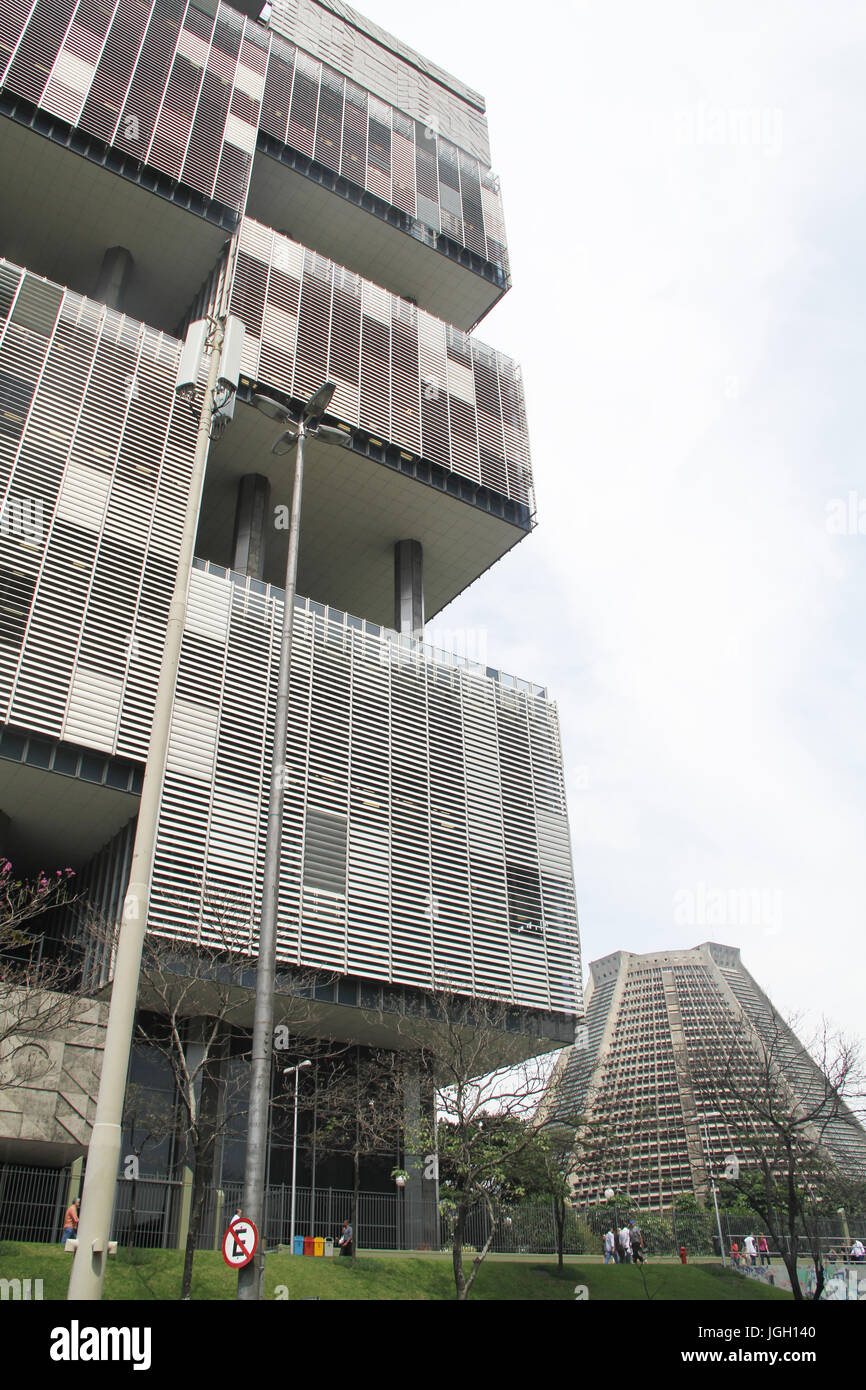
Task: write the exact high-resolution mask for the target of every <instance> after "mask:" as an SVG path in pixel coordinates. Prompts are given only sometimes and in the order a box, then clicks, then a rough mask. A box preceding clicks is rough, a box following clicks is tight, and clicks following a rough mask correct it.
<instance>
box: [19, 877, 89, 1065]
mask: <svg viewBox="0 0 866 1390" xmlns="http://www.w3.org/2000/svg"><path fill="white" fill-rule="evenodd" d="M72 878H73V873H72V870H71V869H57V870H55V871H54V872H53V873H44V872H43V873H39V874H37V875H36V877H35V878H33V879H24V878H16V877H15V875H14V871H13V868H12V864H11V862H10V861H9V860H8V859H2V858H0V1087H3V1089H10V1088H12V1087H16V1086H30V1085H32V1084H33V1083H34V1082H35V1081H38V1080H39V1079H40V1078H41V1077H43V1076H45V1075H46V1073H47V1072H48V1071H50V1069H51V1066H52V1061H51V1054H50V1049H49V1046H48V1045H49V1043H51V1042H53V1041H55V1040H56V1039H58V1038H62V1036H63V1035H64V1033H65V1030H66V1028H67V1027H68V1025H69V1024H70V1022H72V1021H74V1018H75V1016H76V1011H77V1008H78V1000H79V994H80V990H79V973H78V967H77V962H76V960H75V958H74V955H72V956H71V955H70V954H65V955H64V956H63V957H61V958H54V957H52V956H51V955H49V954H46V952H45V944H46V943H45V936H44V934H43V933H41V932H39V931H38V930H36V929H34V928H35V925H36V923H37V922H38V921H39V920H40V919H41V918H43V917H44V916H45V914H46V913H47V912H49V911H50V910H51V909H52V908H58V907H61V906H63V905H64V904H69V903H71V902H73V901H74V895H73V893H72V886H71V880H72Z"/></svg>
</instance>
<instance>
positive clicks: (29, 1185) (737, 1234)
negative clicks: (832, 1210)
mask: <svg viewBox="0 0 866 1390" xmlns="http://www.w3.org/2000/svg"><path fill="white" fill-rule="evenodd" d="M80 1182H81V1179H80V1177H79V1175H78V1174H76V1175H75V1178H73V1176H72V1172H71V1170H70V1169H69V1168H68V1167H67V1168H29V1167H24V1166H21V1165H17V1164H8V1163H0V1240H10V1241H13V1240H14V1241H42V1242H51V1241H57V1240H59V1239H60V1234H61V1231H62V1228H63V1216H64V1212H65V1210H66V1207H67V1204H68V1203H69V1201H70V1200H71V1199H72V1198H73V1197H75V1196H77V1195H78V1194H79V1189H80ZM191 1196H192V1194H191V1190H190V1188H189V1185H188V1184H187V1185H184V1183H183V1182H181V1181H178V1180H166V1179H160V1178H147V1177H139V1178H137V1179H136V1180H134V1181H133V1180H127V1179H124V1178H118V1181H117V1194H116V1198H115V1204H114V1218H113V1223H112V1224H113V1236H114V1238H115V1239H116V1240H118V1241H119V1242H120V1243H121V1244H122V1245H132V1244H134V1245H136V1246H141V1247H147V1248H151V1249H171V1248H175V1247H176V1246H177V1245H178V1243H179V1241H181V1240H182V1237H183V1234H184V1231H185V1229H186V1227H185V1218H186V1217H187V1216H188V1212H189V1203H190V1200H191ZM242 1199H243V1187H242V1184H240V1183H226V1184H224V1185H223V1186H222V1187H221V1188H218V1187H208V1189H207V1191H206V1195H205V1205H204V1213H203V1217H202V1224H201V1230H200V1233H199V1239H198V1248H199V1249H201V1250H215V1249H218V1248H219V1246H220V1244H221V1241H222V1237H223V1234H224V1232H225V1230H226V1227H227V1226H228V1224H229V1221H230V1219H231V1217H232V1216H233V1214H234V1213H235V1212H236V1211H237V1210H238V1208H239V1207H240V1206H241V1205H242ZM405 1199H406V1194H405V1193H401V1192H398V1191H396V1190H395V1191H393V1192H364V1191H362V1192H360V1193H359V1194H358V1213H357V1220H356V1222H355V1235H356V1240H357V1245H358V1248H359V1249H361V1250H408V1249H412V1248H415V1247H413V1245H412V1243H411V1240H410V1239H409V1238H408V1236H409V1231H410V1229H411V1227H410V1223H409V1222H407V1220H406V1206H405ZM351 1213H352V1191H351V1189H350V1188H341V1187H340V1188H338V1187H322V1188H316V1189H310V1188H308V1187H298V1188H297V1190H296V1193H295V1219H294V1233H295V1235H296V1236H299V1235H300V1236H305V1235H317V1236H325V1237H336V1236H338V1235H339V1232H340V1228H341V1226H342V1223H343V1222H344V1221H345V1220H348V1219H350V1217H351ZM632 1219H634V1220H636V1221H637V1222H638V1224H639V1226H640V1228H641V1232H642V1235H643V1240H644V1248H645V1251H646V1253H647V1255H648V1256H650V1257H652V1256H675V1255H677V1254H678V1253H679V1251H680V1248H681V1247H682V1246H685V1247H686V1251H687V1255H688V1256H689V1257H693V1256H706V1255H713V1254H715V1255H718V1254H719V1253H720V1252H719V1241H718V1233H717V1228H716V1223H715V1219H714V1216H713V1213H712V1212H711V1211H702V1212H682V1213H679V1214H678V1213H677V1211H676V1209H672V1210H669V1211H662V1212H657V1211H652V1212H642V1211H638V1210H633V1211H632V1210H628V1211H626V1210H618V1209H617V1210H615V1209H614V1208H613V1207H610V1208H607V1207H586V1208H580V1209H578V1208H574V1207H569V1208H568V1209H567V1211H566V1216H565V1229H564V1239H563V1250H564V1252H565V1254H567V1255H590V1256H593V1255H600V1254H601V1253H602V1251H603V1245H604V1234H605V1232H606V1231H607V1230H608V1229H609V1228H611V1229H614V1230H617V1229H619V1228H620V1226H621V1225H622V1224H624V1223H625V1222H627V1221H628V1220H632ZM721 1222H722V1239H723V1242H724V1252H725V1255H726V1256H729V1255H730V1251H731V1246H732V1243H733V1242H734V1241H736V1243H737V1245H738V1247H739V1250H740V1251H742V1249H743V1242H744V1239H745V1237H746V1236H747V1235H749V1234H752V1235H756V1236H760V1235H762V1234H767V1233H766V1231H764V1229H763V1228H762V1227H761V1225H760V1223H759V1222H751V1223H750V1218H749V1215H748V1213H747V1212H743V1211H723V1212H722V1213H721ZM263 1226H264V1229H263V1236H264V1242H265V1247H266V1248H268V1249H274V1248H276V1247H277V1246H279V1245H284V1246H287V1245H289V1243H290V1239H291V1234H292V1190H291V1187H290V1186H285V1185H279V1186H271V1187H269V1188H268V1189H267V1191H266V1193H265V1211H264V1222H263ZM489 1232H490V1225H489V1219H488V1217H487V1214H486V1212H485V1211H484V1210H483V1209H482V1208H476V1209H475V1210H473V1211H472V1212H471V1213H470V1216H469V1220H468V1222H467V1226H466V1236H465V1243H466V1247H467V1248H468V1249H469V1250H473V1249H475V1250H479V1249H481V1247H482V1246H483V1245H484V1244H485V1242H486V1240H487V1237H488V1235H489ZM864 1233H866V1214H860V1215H856V1214H850V1215H849V1216H848V1218H847V1225H846V1223H845V1222H844V1221H843V1220H842V1218H841V1217H828V1218H825V1219H824V1220H823V1221H822V1223H821V1229H820V1236H819V1238H820V1242H821V1248H822V1251H823V1253H824V1254H825V1256H826V1257H827V1258H828V1259H829V1258H830V1256H831V1252H832V1254H833V1255H835V1257H836V1259H837V1260H839V1261H844V1260H845V1258H846V1255H847V1251H848V1249H849V1248H850V1240H851V1239H852V1238H856V1236H857V1235H860V1236H861V1238H862V1236H863V1235H864ZM450 1241H451V1224H450V1222H449V1220H448V1219H447V1218H446V1217H445V1216H442V1217H440V1222H439V1248H440V1249H447V1248H448V1247H449V1246H450ZM556 1245H557V1241H556V1221H555V1215H554V1207H553V1203H552V1202H549V1201H546V1202H545V1201H541V1202H525V1203H521V1204H520V1205H519V1206H516V1207H514V1208H513V1209H512V1210H511V1211H510V1212H509V1213H508V1214H507V1215H506V1216H505V1217H504V1219H503V1220H502V1221H501V1222H500V1224H499V1225H498V1227H497V1229H496V1231H495V1233H494V1238H493V1241H492V1243H491V1246H490V1248H491V1250H492V1251H494V1252H497V1253H500V1254H537V1255H545V1254H553V1253H555V1251H556ZM770 1253H771V1254H773V1255H775V1256H776V1257H778V1255H779V1252H778V1251H776V1250H773V1249H772V1247H771V1252H770ZM809 1253H810V1252H809V1245H808V1242H807V1241H806V1239H805V1237H804V1236H801V1237H800V1239H799V1254H800V1256H801V1257H808V1256H809Z"/></svg>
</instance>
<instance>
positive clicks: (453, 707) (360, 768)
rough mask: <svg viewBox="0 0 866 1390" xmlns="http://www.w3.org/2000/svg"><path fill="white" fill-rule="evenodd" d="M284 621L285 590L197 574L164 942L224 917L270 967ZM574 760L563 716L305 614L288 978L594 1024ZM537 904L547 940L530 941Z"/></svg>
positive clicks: (293, 779) (299, 653) (162, 901)
mask: <svg viewBox="0 0 866 1390" xmlns="http://www.w3.org/2000/svg"><path fill="white" fill-rule="evenodd" d="M281 621H282V594H281V591H280V590H278V589H273V588H265V586H263V585H261V584H258V583H257V582H256V581H250V580H245V579H244V578H243V576H241V575H237V574H233V575H225V574H224V572H223V571H219V572H218V573H217V572H213V571H212V570H210V569H209V568H208V567H206V566H204V565H202V564H201V562H196V568H195V569H194V570H193V573H192V583H191V588H190V607H189V616H188V621H187V627H186V633H185V636H184V644H183V653H182V659H181V675H180V682H179V685H178V693H177V699H176V702H175V710H174V716H173V720H172V735H171V744H170V752H169V768H168V776H167V778H166V786H165V793H164V796H163V803H162V811H161V819H160V830H159V837H158V842H157V852H156V866H155V879H154V893H153V897H152V899H151V919H150V922H151V928H152V929H153V930H156V931H160V932H166V933H168V934H178V935H184V936H187V937H190V936H198V935H200V934H204V935H206V934H207V932H208V931H212V930H213V929H214V928H213V922H214V917H215V915H216V914H215V912H214V906H215V904H216V905H218V909H219V915H223V916H224V915H225V913H227V912H228V913H229V914H230V915H231V916H232V919H233V920H235V921H236V923H237V931H238V933H239V934H240V936H241V938H242V939H243V940H245V941H247V940H249V941H250V942H251V944H252V946H253V949H254V948H255V935H256V930H257V928H256V923H257V922H258V920H259V915H260V911H261V875H262V866H263V860H264V851H265V832H266V819H267V805H266V788H267V786H268V785H269V781H270V775H271V772H270V765H269V760H270V744H271V733H270V730H271V722H270V721H271V720H272V718H273V710H274V699H275V689H276V672H277V659H278V651H277V647H278V636H277V634H278V631H279V624H280V622H281ZM275 625H276V629H277V633H276V634H275ZM503 679H504V678H503ZM558 747H559V735H558V727H557V717H556V711H555V708H554V707H553V706H552V705H550V704H549V703H548V702H547V700H546V699H545V698H544V697H543V696H542V695H541V694H538V693H532V692H531V691H530V690H527V691H521V690H517V689H510V688H508V687H507V686H506V685H505V684H503V683H502V682H497V681H495V680H493V679H490V678H488V677H486V676H485V675H484V674H482V673H481V672H478V673H473V672H470V671H469V670H468V669H463V670H461V669H457V668H455V667H453V666H445V665H442V664H438V663H437V662H436V661H434V660H433V659H432V655H431V654H430V649H429V648H427V649H425V648H424V647H423V646H422V645H420V644H416V645H414V646H410V647H408V648H407V647H406V646H405V645H394V644H392V642H391V641H390V640H389V635H388V634H382V633H381V631H380V629H378V628H373V627H371V626H370V625H368V624H364V623H363V622H362V621H361V620H360V619H357V618H353V617H351V616H350V615H347V614H345V613H341V612H338V611H337V610H334V609H330V608H328V609H326V608H325V607H324V606H323V605H322V604H318V603H314V602H313V601H312V600H305V599H300V598H299V599H298V601H297V606H296V611H295V636H294V646H293V655H292V689H291V701H290V709H289V729H288V749H289V753H288V766H287V770H286V808H285V822H284V826H283V841H282V859H281V865H280V904H279V934H278V940H279V947H278V949H279V955H280V959H281V960H283V961H285V962H303V963H304V964H307V965H311V966H312V965H315V966H322V967H325V968H331V969H334V970H337V971H340V972H345V973H357V974H359V975H364V976H367V977H369V978H374V979H382V980H392V981H395V982H400V983H404V984H409V985H416V986H419V987H430V986H431V985H433V984H440V985H441V984H444V983H446V982H447V983H449V984H451V985H453V986H454V987H455V988H457V989H459V990H463V991H468V992H477V993H481V994H486V995H494V996H500V997H505V998H508V999H512V1000H514V1001H515V1002H517V1003H520V1004H524V1005H527V1006H535V1007H542V1008H550V1009H553V1010H562V1011H566V1012H574V1011H575V1009H576V1007H577V1004H578V1000H579V990H580V980H579V961H578V951H579V946H578V933H577V916H576V912H575V910H574V886H573V876H572V869H571V860H570V854H569V851H568V825H567V820H566V815H565V809H564V799H563V790H562V771H561V768H559V769H558V775H555V774H554V773H553V771H552V769H551V759H552V758H553V757H554V756H555V754H556V750H558ZM536 757H540V758H541V759H542V760H543V762H544V767H543V769H542V770H540V772H539V776H540V780H541V782H542V783H543V785H544V786H545V788H546V792H545V804H544V805H543V806H542V805H541V804H540V803H538V802H537V800H536V798H535V796H534V793H533V786H534V781H535V776H536ZM554 793H555V794H554ZM554 804H555V805H556V807H557V808H558V809H555V810H554V809H552V808H553V806H554ZM515 885H520V887H519V889H517V890H516V889H515ZM526 885H532V887H531V889H530V890H527V888H526ZM516 891H517V892H518V896H519V894H520V893H522V894H523V896H522V897H520V898H519V902H518V901H517V899H516V898H515V892H516ZM527 891H529V892H530V893H531V897H532V907H531V913H530V914H529V915H531V916H532V917H533V918H534V919H535V920H534V922H533V924H532V925H533V926H534V928H535V929H534V930H533V931H532V932H526V931H524V930H522V928H523V926H524V925H525V920H526V916H527V908H526V902H528V899H527V897H526V893H527Z"/></svg>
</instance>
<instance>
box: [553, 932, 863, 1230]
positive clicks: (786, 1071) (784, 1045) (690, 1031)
mask: <svg viewBox="0 0 866 1390" xmlns="http://www.w3.org/2000/svg"><path fill="white" fill-rule="evenodd" d="M585 1003H586V1028H587V1038H586V1039H585V1042H586V1044H587V1045H586V1046H583V1047H581V1048H569V1049H568V1050H567V1051H565V1052H564V1053H563V1054H562V1056H561V1058H560V1059H559V1061H558V1063H557V1067H556V1070H555V1072H554V1075H553V1077H552V1079H551V1086H550V1091H549V1093H548V1097H547V1102H546V1103H547V1104H548V1105H550V1106H552V1107H556V1108H558V1109H559V1111H560V1113H561V1114H563V1115H567V1116H569V1117H571V1118H572V1119H575V1118H578V1117H579V1118H580V1119H581V1120H582V1121H584V1122H588V1123H589V1124H590V1128H593V1127H594V1128H595V1129H596V1131H597V1133H598V1135H599V1142H598V1143H597V1144H595V1143H591V1144H590V1147H589V1156H588V1157H587V1156H586V1153H583V1154H582V1156H581V1159H580V1162H579V1163H578V1165H577V1166H576V1168H575V1173H574V1177H573V1185H574V1194H575V1197H576V1198H577V1199H578V1200H579V1201H580V1202H581V1203H587V1204H592V1205H595V1204H603V1203H604V1201H605V1198H604V1193H605V1191H606V1190H607V1189H609V1188H612V1189H613V1190H614V1192H615V1193H617V1194H619V1195H621V1196H622V1197H627V1198H629V1199H631V1200H632V1201H634V1202H635V1203H636V1204H640V1205H641V1206H644V1207H654V1208H659V1207H667V1206H670V1205H671V1203H672V1202H673V1201H675V1199H676V1197H677V1196H678V1195H679V1194H681V1193H694V1194H695V1195H696V1196H697V1197H698V1198H700V1199H705V1198H707V1197H708V1194H709V1191H710V1185H711V1182H712V1181H713V1179H715V1180H716V1181H717V1182H719V1181H724V1178H723V1174H724V1173H725V1171H726V1169H728V1167H729V1164H730V1163H731V1159H732V1158H735V1159H736V1160H737V1162H738V1163H740V1162H742V1163H743V1164H746V1165H748V1164H749V1163H751V1162H754V1161H755V1153H756V1152H757V1150H759V1149H760V1148H761V1147H762V1146H763V1150H764V1152H765V1153H767V1154H769V1155H771V1156H772V1155H773V1154H774V1153H776V1151H777V1146H778V1143H779V1140H778V1136H777V1135H776V1134H775V1133H774V1131H773V1130H772V1127H767V1125H766V1122H765V1120H764V1119H763V1118H762V1117H761V1116H760V1115H759V1114H758V1113H754V1114H753V1113H750V1112H749V1110H748V1104H747V1099H748V1097H749V1096H750V1095H751V1096H752V1097H754V1098H756V1100H755V1105H756V1106H760V1107H764V1110H763V1113H764V1114H766V1105H767V1102H768V1101H771V1102H772V1104H773V1105H774V1106H775V1108H776V1109H777V1111H778V1113H779V1114H780V1115H784V1114H786V1113H792V1114H793V1113H794V1112H795V1109H796V1107H798V1106H799V1107H800V1108H801V1109H800V1113H801V1114H803V1115H805V1114H809V1115H812V1116H814V1122H813V1123H810V1124H809V1126H808V1129H807V1130H806V1131H805V1132H804V1135H803V1143H804V1145H805V1146H806V1149H808V1148H809V1146H812V1148H813V1150H814V1151H818V1150H820V1151H822V1152H823V1153H825V1154H826V1162H827V1163H828V1164H831V1165H836V1166H837V1167H838V1168H839V1170H840V1171H841V1172H842V1173H843V1174H844V1175H845V1176H846V1177H848V1178H855V1179H858V1180H861V1181H862V1180H863V1178H864V1177H866V1131H864V1130H863V1128H862V1126H861V1124H860V1123H859V1122H858V1120H857V1118H856V1116H855V1115H854V1114H853V1112H852V1111H851V1110H850V1109H849V1108H848V1107H847V1105H845V1104H844V1102H842V1101H840V1100H839V1099H837V1098H834V1097H833V1096H832V1093H831V1088H830V1085H829V1083H828V1082H827V1079H826V1078H825V1076H824V1075H823V1073H822V1072H821V1070H820V1068H819V1067H818V1066H817V1065H816V1063H815V1062H814V1061H813V1059H812V1058H811V1056H810V1055H809V1053H808V1052H807V1050H806V1049H805V1048H804V1046H803V1044H802V1043H801V1042H800V1041H799V1040H798V1038H797V1037H796V1036H795V1035H794V1033H793V1032H792V1031H791V1030H790V1028H788V1027H787V1025H786V1024H785V1023H784V1022H783V1021H782V1020H780V1019H779V1017H778V1015H777V1014H776V1012H775V1010H774V1008H773V1005H772V1003H771V1002H770V1000H769V999H768V998H767V996H766V995H765V994H764V993H763V991H762V990H761V989H760V988H759V986H758V985H757V984H756V982H755V981H754V979H753V978H752V976H751V975H750V974H749V972H748V971H747V970H746V969H745V967H744V966H743V964H742V961H741V960H740V952H739V950H738V949H737V948H736V947H731V946H723V945H719V944H717V943H715V942H710V943H706V944H704V945H703V946H698V947H695V949H694V950H691V951H665V952H654V953H651V954H649V955H633V954H632V953H631V952H628V951H618V952H616V953H615V954H614V955H612V956H606V957H604V958H603V959H602V960H597V961H593V962H592V966H591V972H590V981H589V984H588V986H587V991H586V1001H585ZM770 1078H772V1079H770ZM744 1098H746V1099H744ZM771 1161H772V1160H771Z"/></svg>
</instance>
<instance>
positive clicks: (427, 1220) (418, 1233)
mask: <svg viewBox="0 0 866 1390" xmlns="http://www.w3.org/2000/svg"><path fill="white" fill-rule="evenodd" d="M421 1106H422V1094H421V1073H420V1071H415V1072H413V1073H412V1074H411V1075H410V1076H409V1077H408V1078H407V1080H406V1085H405V1090H404V1093H403V1132H404V1136H405V1139H404V1142H405V1145H406V1151H405V1153H404V1156H403V1167H404V1168H405V1169H406V1172H407V1173H408V1174H409V1181H408V1182H407V1183H406V1186H405V1187H404V1188H403V1192H402V1202H403V1228H402V1231H401V1232H400V1234H402V1237H403V1244H404V1246H405V1248H406V1249H407V1250H418V1249H421V1248H423V1249H428V1250H438V1248H439V1183H438V1176H436V1177H434V1176H433V1174H434V1173H435V1168H434V1165H433V1164H432V1163H427V1161H426V1160H427V1158H428V1155H426V1154H418V1153H412V1152H410V1150H409V1146H410V1145H412V1144H413V1142H417V1141H416V1140H415V1139H414V1136H417V1134H418V1131H419V1128H420V1124H421ZM425 1174H426V1176H425Z"/></svg>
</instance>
